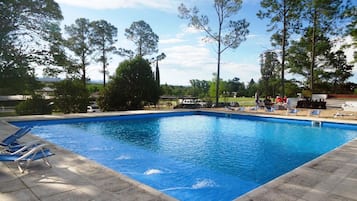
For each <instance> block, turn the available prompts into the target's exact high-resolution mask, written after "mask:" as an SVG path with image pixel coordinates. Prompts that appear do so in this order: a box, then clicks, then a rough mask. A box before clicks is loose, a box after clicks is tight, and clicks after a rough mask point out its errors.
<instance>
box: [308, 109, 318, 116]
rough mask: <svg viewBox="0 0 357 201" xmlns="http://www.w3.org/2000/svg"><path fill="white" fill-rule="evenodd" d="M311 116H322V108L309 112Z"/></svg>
mask: <svg viewBox="0 0 357 201" xmlns="http://www.w3.org/2000/svg"><path fill="white" fill-rule="evenodd" d="M309 115H310V116H316V117H319V116H320V110H312V111H310V113H309Z"/></svg>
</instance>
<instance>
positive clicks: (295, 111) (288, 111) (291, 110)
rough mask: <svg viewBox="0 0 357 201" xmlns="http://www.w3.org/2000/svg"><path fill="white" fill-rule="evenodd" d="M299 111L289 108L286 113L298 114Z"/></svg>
mask: <svg viewBox="0 0 357 201" xmlns="http://www.w3.org/2000/svg"><path fill="white" fill-rule="evenodd" d="M298 112H299V110H297V109H287V110H286V115H289V114H292V115H297V113H298Z"/></svg>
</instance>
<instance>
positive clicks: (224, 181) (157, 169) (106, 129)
mask: <svg viewBox="0 0 357 201" xmlns="http://www.w3.org/2000/svg"><path fill="white" fill-rule="evenodd" d="M13 124H15V125H17V126H24V125H32V126H33V129H32V133H33V134H36V135H38V136H40V137H41V138H44V139H46V140H48V141H51V142H53V143H55V144H58V145H60V146H62V147H64V148H66V149H69V150H71V151H73V152H75V153H78V154H81V155H83V156H85V157H87V158H89V159H92V160H95V161H97V162H99V163H101V164H103V165H105V166H107V167H109V168H112V169H114V170H116V171H118V172H120V173H122V174H125V175H127V176H129V177H132V178H134V179H136V180H138V181H140V182H142V183H145V184H147V185H149V186H152V187H153V188H155V189H158V190H160V191H162V192H164V193H166V194H168V195H171V196H173V197H175V198H177V199H179V200H232V199H234V198H236V197H238V196H240V195H242V194H244V193H246V192H248V191H250V190H252V189H254V188H256V187H258V186H260V185H262V184H264V183H266V182H268V181H270V180H272V179H274V178H276V177H278V176H280V175H282V174H284V173H286V172H288V171H290V170H292V169H294V168H296V167H298V166H300V165H302V164H303V163H305V162H307V161H310V160H312V159H314V158H316V157H318V156H320V155H321V154H324V153H326V152H328V151H330V150H332V149H334V148H336V147H338V146H340V145H342V144H344V143H346V142H348V141H350V140H352V139H354V138H356V137H357V131H356V130H357V129H356V128H357V126H354V125H344V124H333V123H323V125H322V127H316V126H312V124H311V121H296V120H283V119H277V118H262V117H252V116H244V115H243V116H242V115H225V114H220V113H212V112H185V113H166V114H150V115H130V116H117V117H100V118H85V119H68V120H56V121H33V122H13ZM342 128H346V129H342Z"/></svg>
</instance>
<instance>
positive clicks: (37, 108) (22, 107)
mask: <svg viewBox="0 0 357 201" xmlns="http://www.w3.org/2000/svg"><path fill="white" fill-rule="evenodd" d="M15 110H16V114H18V115H32V114H51V113H52V108H51V106H50V105H49V102H48V101H47V100H45V99H43V98H42V97H41V96H39V95H33V96H32V99H27V100H26V101H24V102H21V103H19V104H18V105H17V106H16V108H15Z"/></svg>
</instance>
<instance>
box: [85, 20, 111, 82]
mask: <svg viewBox="0 0 357 201" xmlns="http://www.w3.org/2000/svg"><path fill="white" fill-rule="evenodd" d="M90 26H91V39H90V40H91V44H92V45H93V48H95V51H96V54H95V61H96V62H100V63H102V67H103V85H104V87H105V84H106V83H105V79H106V74H107V65H109V63H108V62H109V60H110V54H113V53H114V52H115V51H116V47H115V46H114V43H115V42H116V41H117V40H116V37H117V35H118V29H117V28H116V27H115V26H113V25H111V24H110V23H108V22H107V21H105V20H98V21H93V22H91V23H90Z"/></svg>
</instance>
